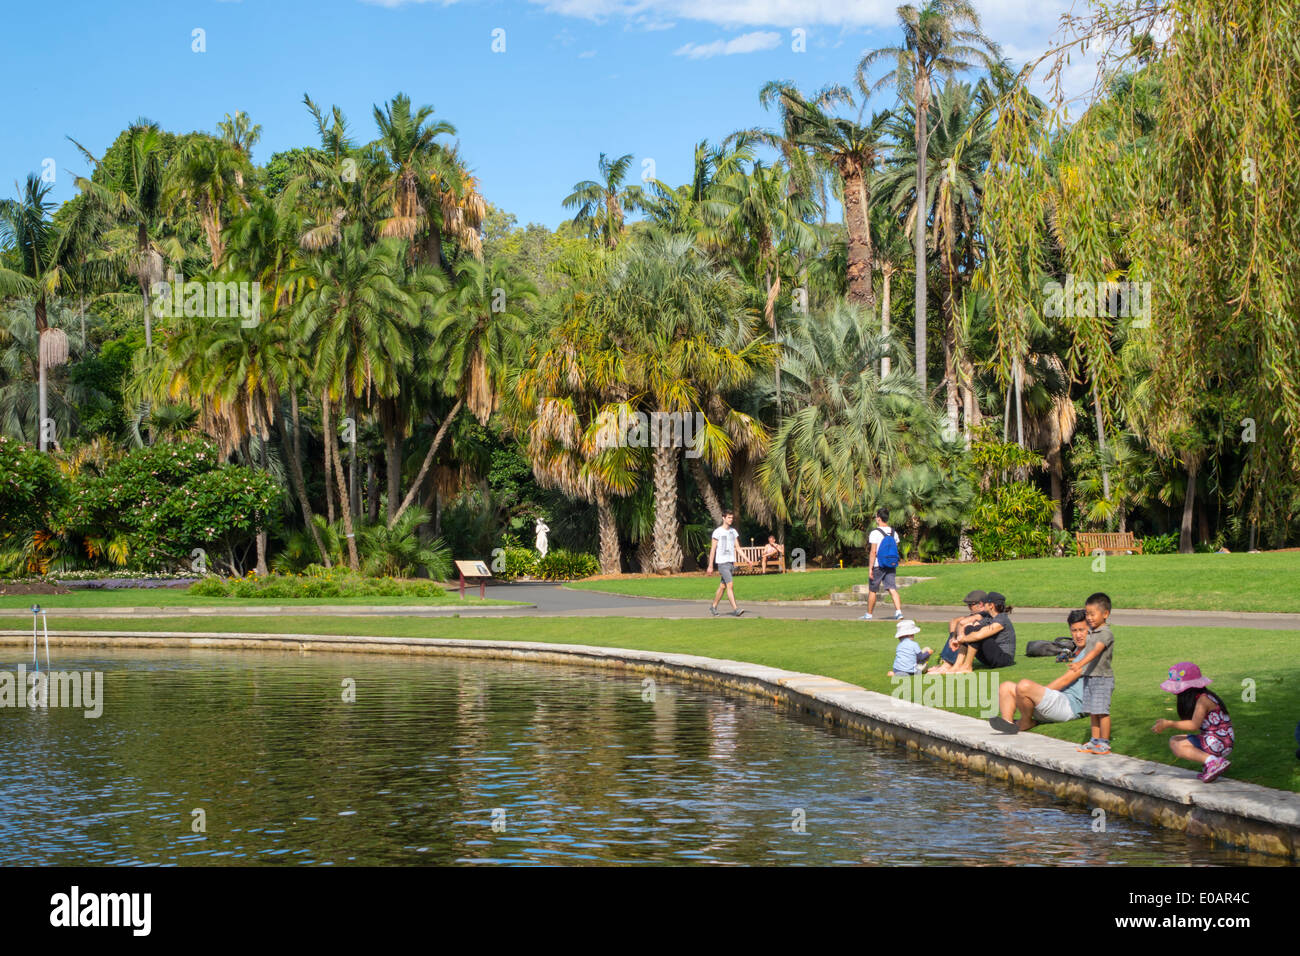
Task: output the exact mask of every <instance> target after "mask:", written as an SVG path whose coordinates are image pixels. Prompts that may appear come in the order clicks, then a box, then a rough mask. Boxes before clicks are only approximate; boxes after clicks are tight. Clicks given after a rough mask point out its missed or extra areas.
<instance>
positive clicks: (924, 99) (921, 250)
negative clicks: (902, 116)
mask: <svg viewBox="0 0 1300 956" xmlns="http://www.w3.org/2000/svg"><path fill="white" fill-rule="evenodd" d="M922 83H925V84H926V90H927V94H926V95H918V96H917V99H916V101H915V102H916V104H917V107H916V222H915V224H914V226H913V231H912V242H913V247H914V251H915V254H916V303H915V308H916V380H917V383H918V384H919V385H920V386H921V396H922V398H924V397H925V394H926V382H925V372H926V369H925V356H926V341H925V334H926V328H925V325H926V313H925V310H926V278H927V275H926V267H925V233H926V221H927V219H928V218H929V217H928V215H927V210H926V191H925V163H926V153H927V151H928V149H929V142H930V136H929V131H928V129H927V124H928V121H929V115H928V114H929V105H930V104H929V96H928V90H929V80H928V78H927V77H925V76H918V77H917V78H916V84H917V88H918V91H919V90H920V86H921V84H922Z"/></svg>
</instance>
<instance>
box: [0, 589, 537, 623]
mask: <svg viewBox="0 0 1300 956" xmlns="http://www.w3.org/2000/svg"><path fill="white" fill-rule="evenodd" d="M523 603H525V602H523V601H484V600H480V599H479V597H478V591H477V589H475V592H474V596H473V597H470V596H469V589H468V588H467V589H466V592H465V599H464V600H463V601H462V600H461V598H460V595H459V594H457V593H455V592H452V591H447V592H445V593H439V594H434V595H430V596H427V597H350V598H219V597H200V596H198V595H197V594H191V593H190V592H189V590H188V589H183V588H115V589H113V590H107V589H105V590H95V591H92V590H76V591H73V592H72V593H71V594H4V595H0V610H3V609H5V608H12V609H15V610H17V609H23V610H26V609H27V608H30V607H31V606H32V605H33V604H39V605H40V606H41V607H43V608H46V609H47V610H50V611H56V610H58V609H59V608H61V607H78V608H79V607H186V606H190V607H221V608H230V609H231V610H232V611H236V612H237V611H238V610H239V609H241V608H245V607H310V606H312V605H331V606H333V605H340V604H348V605H360V604H364V605H368V606H369V605H376V606H379V605H401V606H412V605H414V606H419V607H432V606H435V605H438V606H442V605H447V606H451V605H454V604H459V605H464V606H468V605H476V606H479V607H482V606H483V605H486V604H493V605H497V604H523ZM29 623H30V621H29Z"/></svg>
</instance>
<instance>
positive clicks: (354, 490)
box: [348, 395, 361, 520]
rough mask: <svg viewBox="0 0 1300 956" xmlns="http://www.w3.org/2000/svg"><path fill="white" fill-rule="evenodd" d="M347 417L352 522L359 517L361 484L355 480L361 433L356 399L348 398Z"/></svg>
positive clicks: (349, 493) (349, 495)
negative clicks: (349, 432)
mask: <svg viewBox="0 0 1300 956" xmlns="http://www.w3.org/2000/svg"><path fill="white" fill-rule="evenodd" d="M348 417H349V418H351V419H352V441H351V442H349V443H348V444H349V446H350V447H349V448H348V503H349V505H350V507H351V509H352V518H353V520H355V519H357V518H359V517H361V482H360V481H358V480H357V439H358V438H359V437H360V436H359V435H358V434H357V433H358V432H360V431H361V422H360V421H358V419H357V397H356V396H355V395H349V396H348Z"/></svg>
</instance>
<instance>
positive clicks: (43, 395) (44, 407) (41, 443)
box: [36, 336, 50, 451]
mask: <svg viewBox="0 0 1300 956" xmlns="http://www.w3.org/2000/svg"><path fill="white" fill-rule="evenodd" d="M39 338H40V337H39V336H37V340H38V342H37V346H36V364H37V365H38V366H40V371H39V372H38V373H37V378H38V381H39V384H38V385H37V392H38V394H39V397H38V398H37V401H36V404H37V413H36V414H37V418H36V436H37V447H38V448H40V450H41V451H48V450H49V447H50V443H49V441H48V440H47V439H46V437H45V419H46V418H47V417H48V416H49V408H48V403H49V393H48V388H49V385H48V382H47V379H48V373H47V372H46V369H45V361H44V360H43V359H42V357H41V354H40V352H41V347H40V344H39Z"/></svg>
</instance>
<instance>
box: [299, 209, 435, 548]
mask: <svg viewBox="0 0 1300 956" xmlns="http://www.w3.org/2000/svg"><path fill="white" fill-rule="evenodd" d="M401 251H402V250H401V247H400V246H399V245H397V244H396V243H393V242H391V241H385V242H379V243H375V244H367V243H365V242H364V241H363V234H362V226H361V224H355V225H351V226H345V227H344V229H343V231H342V233H341V235H340V237H339V242H338V244H337V246H336V248H334V249H332V250H329V251H328V252H327V253H325V254H317V255H313V256H310V257H308V258H307V260H306V261H305V262H304V263H303V264H302V266H301V267H300V268H299V277H300V278H301V280H302V281H303V283H304V284H305V285H306V287H307V291H306V293H305V294H304V295H303V296H302V298H301V299H299V300H298V306H297V315H298V323H299V331H298V333H297V334H298V335H299V336H300V337H301V338H302V339H303V340H304V341H306V342H307V343H308V344H309V349H310V351H311V354H312V355H313V357H314V360H315V364H316V368H315V374H314V376H313V385H314V387H315V388H316V390H317V392H318V393H319V394H320V396H321V411H322V427H323V429H324V439H325V455H326V459H327V462H326V467H327V468H329V467H330V465H331V464H332V465H333V471H334V477H335V480H336V481H337V482H338V489H339V496H340V505H341V507H342V509H343V520H344V525H345V533H346V535H348V538H347V542H348V559H349V561H350V563H351V565H352V568H353V570H357V568H358V561H357V551H356V540H355V538H354V537H352V535H353V531H352V527H351V525H352V517H353V515H355V514H358V513H359V511H360V487H359V485H358V482H357V472H356V446H355V444H354V445H353V453H352V459H351V462H350V478H351V480H350V482H348V481H345V480H344V477H343V470H342V465H341V463H340V461H339V458H338V453H337V448H336V444H335V441H336V436H335V434H334V433H333V431H332V430H331V426H330V419H331V415H330V412H331V409H332V407H333V405H334V403H335V402H336V401H343V402H346V407H347V411H348V415H349V417H350V418H351V419H352V422H353V425H354V427H359V425H360V422H359V421H358V408H359V406H360V403H361V402H362V401H363V400H366V401H367V402H368V401H369V399H370V398H371V397H378V398H384V397H389V396H392V395H394V394H396V392H397V389H398V385H399V374H400V370H401V369H402V368H404V367H408V366H409V364H410V362H411V359H412V356H411V350H410V344H409V343H410V334H409V333H410V330H411V328H412V327H413V326H415V325H416V324H417V323H418V321H419V309H418V307H417V305H416V303H415V302H414V301H413V300H412V297H411V296H410V295H409V294H408V293H407V291H406V290H405V289H404V288H403V278H404V277H403V270H402V266H401V264H400V262H399V261H398V259H399V257H400V255H401ZM348 489H350V492H348V493H347V494H346V495H345V491H347V490H348Z"/></svg>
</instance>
